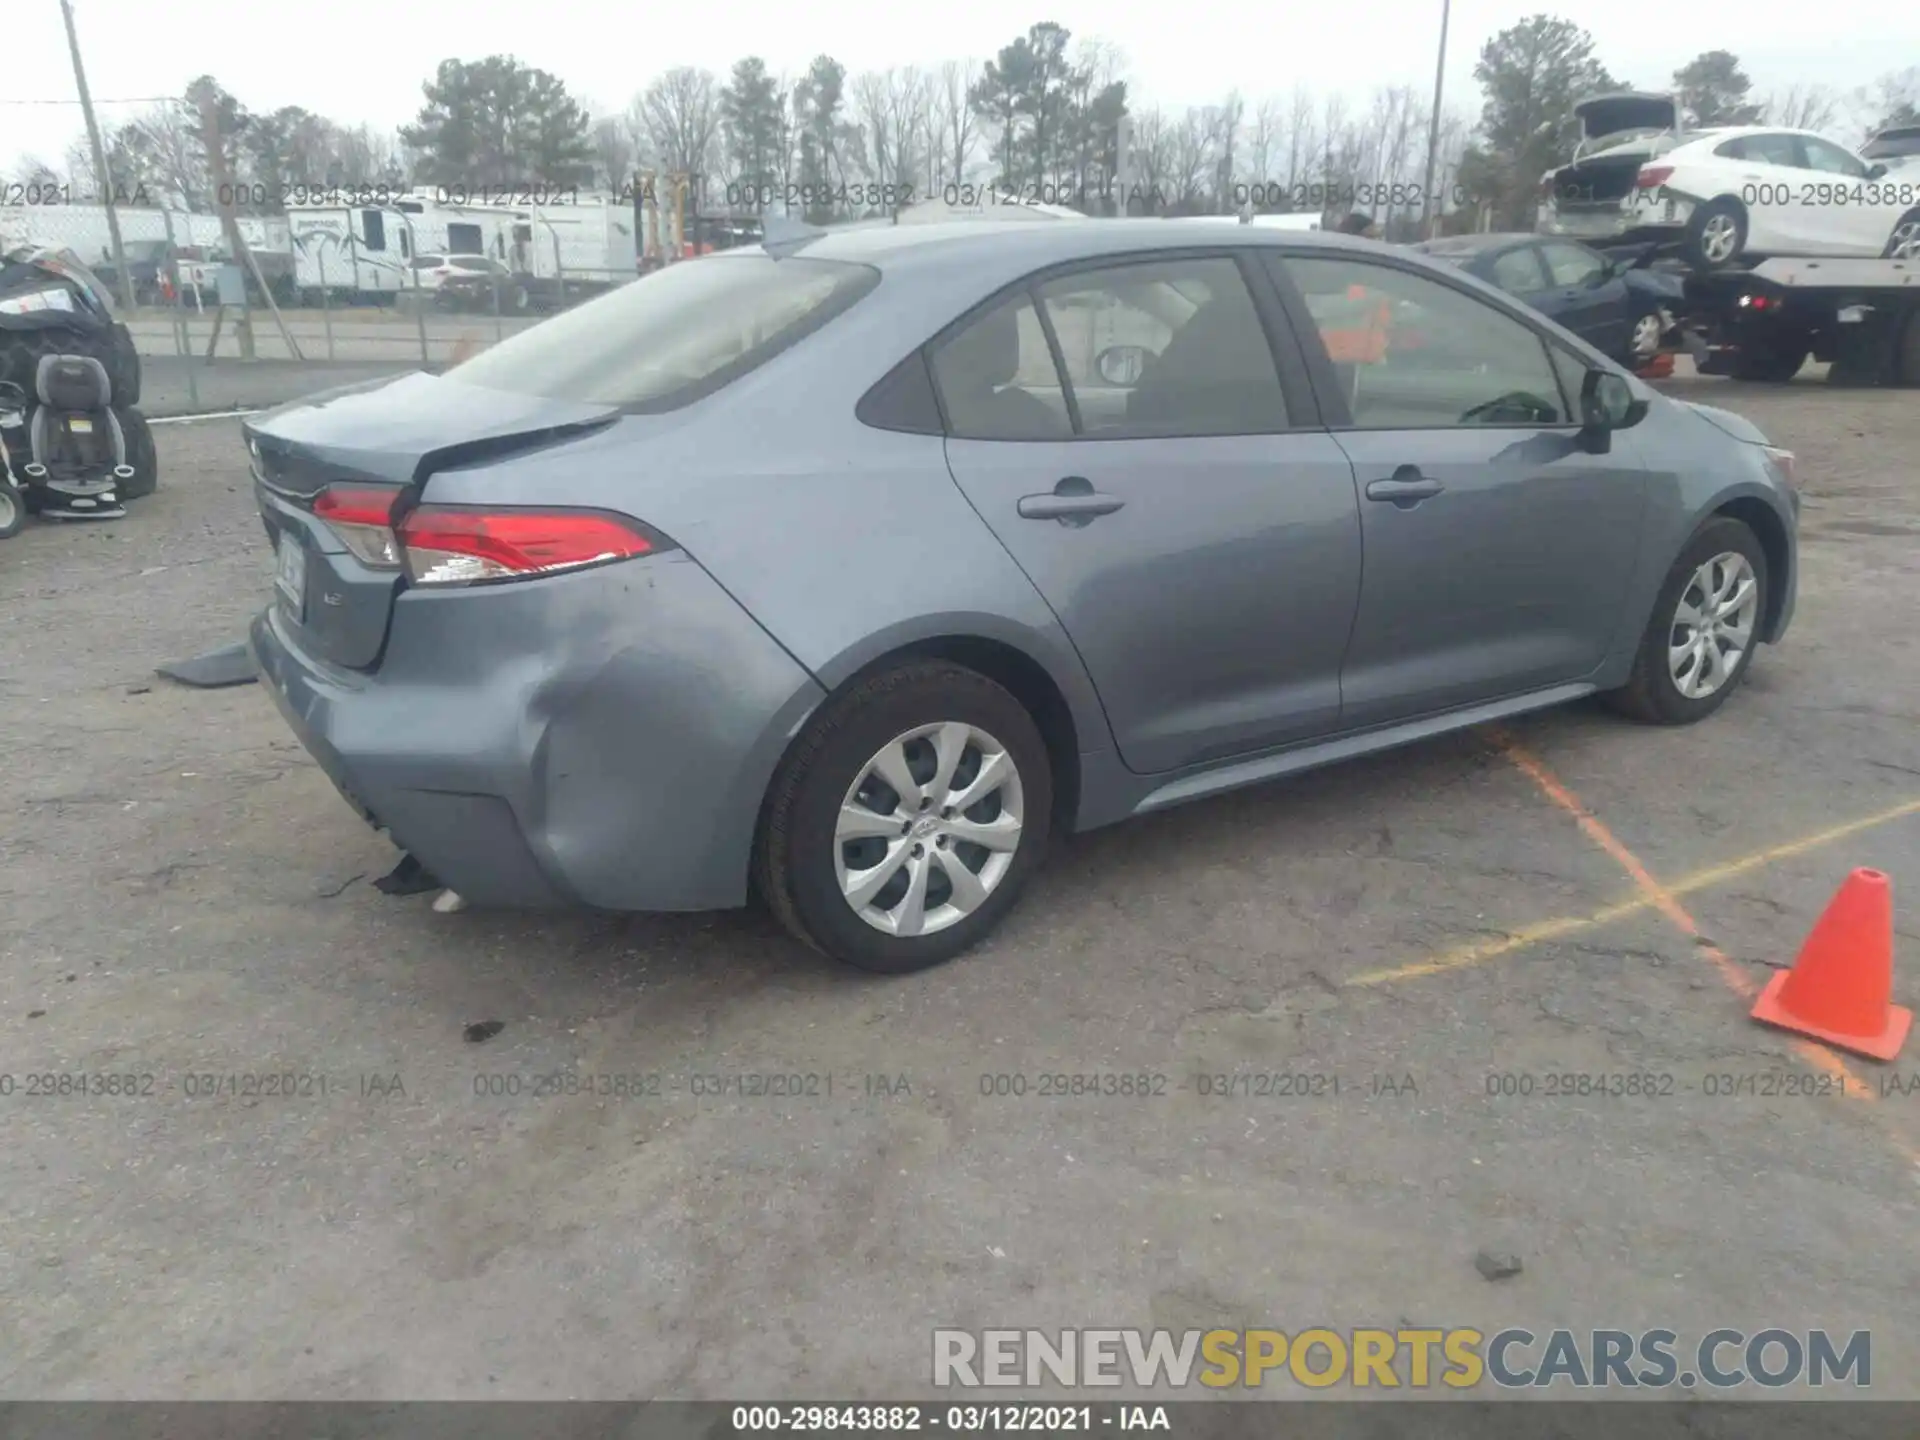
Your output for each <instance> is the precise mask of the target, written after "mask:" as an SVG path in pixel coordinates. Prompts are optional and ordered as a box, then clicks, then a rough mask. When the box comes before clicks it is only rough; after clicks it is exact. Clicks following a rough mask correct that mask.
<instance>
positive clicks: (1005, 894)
mask: <svg viewBox="0 0 1920 1440" xmlns="http://www.w3.org/2000/svg"><path fill="white" fill-rule="evenodd" d="M943 721H960V722H963V723H966V724H970V725H973V726H976V727H978V728H979V729H981V730H984V731H986V732H987V733H988V734H989V735H991V736H993V737H994V738H995V739H996V740H998V741H999V743H1000V744H1001V745H1003V746H1005V747H1006V750H1007V753H1008V756H1009V757H1010V758H1011V759H1012V761H1013V764H1014V766H1015V768H1016V770H1017V772H1018V775H1019V779H1020V786H1021V791H1022V802H1023V803H1022V822H1023V823H1022V834H1021V837H1020V841H1019V845H1018V848H1017V849H1016V850H1015V851H1014V853H1013V860H1012V863H1011V865H1010V866H1009V867H1008V869H1007V871H1006V873H1005V875H1004V876H1003V877H1002V878H1001V880H1000V883H999V885H998V886H997V887H996V888H995V889H994V890H993V891H992V892H991V893H990V894H989V895H988V896H987V898H986V899H985V901H983V902H982V903H981V904H980V906H979V908H978V909H976V910H975V911H974V912H973V913H972V914H970V915H967V916H966V917H965V918H963V919H961V920H959V921H957V922H956V923H954V924H951V925H949V926H947V927H946V928H944V929H941V930H936V931H934V932H933V933H932V934H928V935H920V936H913V937H905V938H903V937H901V936H898V935H892V934H888V933H885V932H883V931H881V930H879V929H876V928H875V927H874V926H872V925H869V924H868V923H867V922H866V921H865V920H863V919H862V918H861V917H860V916H859V915H858V914H856V913H855V911H854V909H853V907H852V906H851V905H850V904H848V903H847V900H846V897H845V896H844V895H843V894H842V893H841V889H840V882H839V880H838V878H837V876H836V874H835V868H834V857H835V851H834V847H835V844H836V843H837V842H836V840H835V825H836V822H837V821H838V818H839V814H840V807H841V801H842V799H843V797H844V796H845V795H846V793H847V790H848V788H849V787H850V786H852V785H853V784H854V783H855V782H856V781H858V780H859V779H860V777H861V773H862V771H863V769H864V767H865V766H866V765H867V763H868V761H869V760H870V759H871V758H872V757H873V756H874V755H876V754H877V753H879V751H880V750H881V748H882V747H883V746H885V745H886V744H887V742H888V741H889V740H892V739H893V738H894V737H896V736H899V735H902V734H905V733H906V732H908V731H910V730H913V729H914V728H915V727H917V726H923V725H932V724H937V723H940V722H943ZM1052 811H1053V771H1052V765H1051V763H1050V761H1049V759H1048V755H1047V747H1046V743H1045V742H1044V741H1043V740H1042V739H1041V737H1040V731H1039V729H1038V727H1036V726H1035V724H1034V722H1033V717H1032V716H1031V715H1029V714H1028V713H1027V711H1026V709H1025V707H1024V706H1022V705H1021V704H1020V702H1019V701H1018V700H1016V699H1015V698H1014V697H1013V696H1012V695H1011V694H1009V693H1008V692H1007V691H1006V690H1005V689H1003V688H1002V687H1001V686H999V685H997V684H995V683H994V682H993V681H992V680H989V679H988V678H987V677H986V676H984V675H981V674H978V673H977V672H975V671H972V670H967V669H964V668H962V667H961V666H958V665H953V664H949V663H947V662H945V661H915V662H912V663H909V664H905V665H902V666H900V667H899V668H897V669H893V670H888V671H884V672H881V673H879V674H875V675H872V676H870V677H868V678H867V679H865V680H862V681H860V682H859V683H858V684H856V685H854V686H852V687H851V688H849V689H848V690H846V691H845V692H843V693H842V694H840V695H837V696H835V697H834V698H833V699H831V700H829V701H828V702H827V704H826V705H824V706H823V707H821V709H820V711H819V713H818V714H817V715H815V716H814V718H813V720H812V722H811V723H810V724H809V726H808V728H807V730H806V732H805V733H804V734H803V735H802V736H801V737H800V739H799V740H798V741H796V742H795V744H794V746H793V748H792V749H791V750H790V751H789V752H788V754H787V757H786V759H785V760H784V761H783V762H782V763H781V765H780V768H779V770H778V772H777V773H776V774H775V776H774V779H773V784H772V785H771V787H770V788H769V790H768V795H767V801H766V806H765V809H764V811H763V814H762V819H761V825H760V835H759V837H758V842H757V844H756V846H755V856H754V884H755V888H756V889H757V890H758V892H759V894H760V896H761V897H762V898H763V899H764V900H765V901H766V902H767V904H768V906H769V907H770V908H771V909H772V911H773V913H774V915H775V916H776V917H777V918H778V919H779V920H780V922H781V923H782V924H783V925H784V926H785V927H786V928H787V930H788V931H789V932H791V933H792V934H793V936H794V937H795V938H796V939H798V940H800V941H801V942H802V943H804V944H806V945H809V946H811V947H812V948H813V949H815V950H818V951H820V952H822V953H823V954H826V955H830V956H832V957H833V958H835V959H837V960H842V961H845V962H846V963H848V964H850V965H854V966H857V967H858V968H860V969H862V970H870V971H875V972H878V973H881V974H890V975H901V974H907V973H909V972H912V971H915V970H923V969H926V968H927V967H929V966H932V965H938V964H941V963H943V962H945V961H947V960H951V959H953V958H954V957H955V956H957V955H959V954H960V953H961V952H962V951H965V950H967V949H969V948H971V947H972V946H973V945H975V944H976V943H977V942H979V941H980V940H981V939H983V938H984V937H985V936H986V935H987V934H988V932H990V931H991V930H992V929H993V928H994V927H995V926H997V925H998V924H999V923H1000V921H1001V920H1002V919H1003V918H1004V917H1005V916H1006V914H1007V912H1008V911H1009V910H1011V909H1012V908H1013V906H1014V903H1015V902H1016V901H1017V900H1018V898H1019V895H1020V891H1021V889H1022V888H1023V887H1024V886H1025V884H1026V882H1027V880H1028V878H1029V877H1030V876H1031V875H1032V874H1033V871H1034V870H1035V868H1036V867H1038V866H1039V864H1040V863H1041V860H1042V859H1043V857H1044V855H1045V852H1046V847H1047V840H1048V834H1049V830H1050V823H1051V818H1052ZM969 813H971V812H969Z"/></svg>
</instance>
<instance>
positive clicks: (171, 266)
mask: <svg viewBox="0 0 1920 1440" xmlns="http://www.w3.org/2000/svg"><path fill="white" fill-rule="evenodd" d="M160 223H161V224H162V225H164V226H165V227H166V231H167V284H168V285H169V286H171V287H172V289H173V303H172V304H171V305H169V306H168V307H167V319H168V320H169V321H170V322H171V323H170V325H169V328H170V329H171V330H172V331H173V348H174V352H175V353H176V354H178V355H179V357H180V360H181V364H182V368H184V369H185V370H186V372H187V402H188V403H189V404H190V405H192V406H193V408H194V409H195V410H198V409H199V408H200V379H199V377H198V376H197V375H196V374H194V365H193V339H192V337H191V336H190V335H189V334H188V333H187V309H186V307H187V297H186V294H185V292H183V291H182V290H181V288H180V250H179V246H177V245H175V244H174V242H173V210H172V208H171V206H168V205H162V206H161V207H160ZM121 273H122V274H123V275H124V274H126V273H127V271H126V269H125V267H124V266H123V267H122V270H121ZM128 283H129V284H131V283H132V282H131V280H129V282H128ZM199 293H200V292H199V290H198V289H197V288H196V289H195V291H194V296H195V298H196V299H197V298H198V297H199Z"/></svg>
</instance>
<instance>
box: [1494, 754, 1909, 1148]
mask: <svg viewBox="0 0 1920 1440" xmlns="http://www.w3.org/2000/svg"><path fill="white" fill-rule="evenodd" d="M1493 741H1494V743H1495V744H1496V745H1498V746H1499V747H1500V749H1501V750H1502V751H1503V752H1504V753H1505V754H1506V757H1507V758H1508V759H1509V760H1511V761H1512V762H1513V763H1514V764H1515V765H1516V766H1518V767H1519V769H1520V771H1521V772H1522V773H1523V774H1524V775H1526V777H1527V778H1528V779H1529V780H1531V781H1533V783H1534V785H1535V786H1536V787H1537V788H1538V789H1539V791H1540V793H1541V794H1542V795H1544V796H1546V797H1547V799H1549V800H1551V801H1552V802H1553V803H1554V804H1556V805H1558V806H1559V807H1560V808H1561V809H1562V810H1565V811H1566V812H1567V813H1568V814H1569V815H1571V816H1572V817H1573V818H1574V821H1575V823H1576V824H1578V825H1579V826H1580V828H1581V830H1582V831H1584V832H1585V833H1586V835H1587V837H1588V838H1589V839H1590V840H1592V841H1593V842H1594V843H1595V844H1596V845H1598V846H1599V847H1600V848H1601V849H1602V850H1604V851H1606V852H1607V854H1608V855H1610V856H1611V857H1612V858H1613V859H1614V861H1615V862H1616V863H1617V864H1618V865H1619V866H1620V868H1621V869H1623V870H1625V871H1626V872H1627V874H1628V876H1629V877H1631V878H1632V880H1633V883H1634V884H1635V885H1636V886H1637V887H1638V888H1639V890H1640V892H1641V894H1642V895H1643V896H1644V898H1645V899H1646V900H1647V902H1648V904H1650V905H1651V906H1652V907H1653V908H1654V909H1656V910H1658V911H1659V912H1660V913H1661V914H1662V915H1664V916H1666V917H1667V919H1669V920H1670V921H1672V922H1673V924H1674V926H1675V928H1677V929H1678V930H1680V931H1681V932H1682V933H1683V934H1685V935H1687V936H1689V937H1691V938H1692V940H1693V942H1694V944H1695V946H1696V947H1697V948H1698V949H1699V950H1700V951H1701V953H1702V954H1704V955H1705V956H1706V957H1707V958H1708V959H1709V960H1711V961H1713V963H1714V966H1715V968H1716V969H1718V970H1719V971H1720V977H1721V979H1723V980H1725V981H1726V982H1727V986H1728V988H1729V989H1731V990H1732V991H1733V992H1734V993H1735V994H1736V995H1739V996H1741V997H1742V998H1743V999H1751V998H1752V996H1753V994H1754V992H1755V991H1756V990H1758V989H1759V986H1758V985H1756V984H1755V983H1754V982H1753V980H1752V979H1751V978H1750V977H1749V976H1748V975H1747V973H1746V972H1745V971H1743V970H1742V969H1741V968H1740V967H1739V966H1738V965H1736V964H1735V963H1734V962H1733V960H1732V958H1731V957H1730V956H1728V955H1727V953H1726V952H1725V951H1724V950H1722V949H1721V948H1720V947H1719V946H1718V945H1715V944H1714V943H1713V942H1712V941H1711V940H1709V939H1707V937H1706V936H1705V935H1703V934H1701V932H1700V926H1699V925H1698V923H1696V922H1695V920H1694V918H1693V916H1692V915H1690V914H1688V913H1687V908H1686V907H1685V906H1684V905H1682V904H1681V903H1680V901H1679V899H1678V897H1676V896H1675V895H1674V893H1673V892H1672V891H1671V890H1669V889H1668V888H1667V887H1666V886H1664V885H1662V884H1661V883H1660V882H1659V881H1658V880H1657V879H1655V878H1654V876H1653V872H1652V871H1650V870H1648V869H1647V867H1646V866H1645V865H1643V864H1642V863H1641V862H1640V859H1639V857H1638V856H1636V855H1635V854H1634V853H1633V852H1632V851H1631V850H1629V849H1628V848H1627V847H1626V844H1625V843H1624V842H1623V841H1622V840H1621V839H1620V837H1619V836H1617V835H1615V834H1614V833H1613V831H1612V830H1610V829H1609V828H1608V827H1607V825H1606V822H1605V821H1603V820H1601V819H1600V817H1599V816H1598V815H1595V814H1594V813H1593V812H1592V811H1591V810H1589V809H1588V808H1587V807H1586V806H1585V805H1584V804H1582V803H1581V801H1580V797H1579V796H1577V795H1575V794H1574V793H1573V791H1571V790H1569V789H1568V788H1567V787H1566V786H1565V785H1564V784H1562V783H1561V781H1560V779H1559V777H1558V776H1556V775H1555V774H1554V773H1553V772H1552V771H1551V770H1549V769H1548V768H1547V767H1546V765H1545V764H1544V763H1543V762H1542V761H1541V760H1540V759H1539V758H1538V757H1537V756H1535V755H1534V754H1533V753H1532V752H1531V751H1530V750H1528V749H1527V748H1526V747H1525V746H1524V745H1522V744H1520V742H1519V741H1517V740H1515V739H1514V738H1513V737H1512V736H1511V735H1510V734H1508V733H1506V732H1505V731H1503V730H1500V729H1497V728H1496V729H1495V730H1494V731H1493ZM1793 1050H1794V1053H1795V1054H1796V1055H1798V1056H1799V1057H1800V1059H1801V1060H1802V1061H1803V1062H1804V1063H1805V1064H1806V1065H1807V1066H1809V1067H1810V1068H1812V1069H1814V1070H1817V1071H1819V1072H1821V1073H1822V1074H1824V1075H1827V1076H1830V1077H1831V1078H1833V1079H1835V1080H1838V1081H1839V1082H1840V1093H1841V1094H1842V1095H1843V1096H1846V1097H1849V1098H1851V1099H1855V1100H1864V1101H1866V1102H1868V1103H1869V1104H1872V1103H1874V1102H1876V1101H1877V1100H1878V1099H1879V1098H1880V1097H1879V1095H1878V1094H1877V1092H1876V1091H1875V1090H1874V1089H1873V1087H1872V1085H1871V1084H1870V1082H1869V1081H1868V1080H1867V1078H1866V1077H1865V1076H1864V1075H1861V1074H1859V1073H1858V1072H1857V1071H1855V1070H1854V1068H1853V1067H1852V1066H1851V1065H1849V1064H1847V1062H1846V1061H1845V1060H1843V1059H1841V1058H1840V1056H1839V1055H1838V1054H1837V1053H1836V1052H1834V1051H1832V1050H1829V1049H1828V1048H1827V1047H1826V1046H1824V1045H1820V1044H1816V1043H1815V1042H1813V1041H1811V1040H1795V1041H1794V1042H1793ZM1887 1138H1888V1140H1890V1141H1891V1142H1892V1144H1893V1146H1894V1148H1895V1149H1896V1150H1898V1151H1899V1152H1900V1154H1901V1156H1902V1158H1904V1159H1905V1160H1907V1161H1908V1163H1910V1164H1915V1165H1920V1150H1916V1149H1915V1148H1914V1147H1913V1146H1912V1145H1911V1144H1910V1143H1908V1141H1907V1139H1906V1137H1905V1136H1903V1135H1898V1134H1889V1135H1888V1136H1887Z"/></svg>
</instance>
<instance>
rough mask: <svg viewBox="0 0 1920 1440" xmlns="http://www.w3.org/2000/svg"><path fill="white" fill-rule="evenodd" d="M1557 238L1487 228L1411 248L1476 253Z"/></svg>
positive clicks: (1434, 253) (1442, 237)
mask: <svg viewBox="0 0 1920 1440" xmlns="http://www.w3.org/2000/svg"><path fill="white" fill-rule="evenodd" d="M1558 238H1560V237H1558V236H1541V235H1535V234H1533V233H1532V232H1530V231H1526V230H1488V231H1484V232H1479V231H1476V232H1475V233H1474V234H1472V235H1442V236H1440V237H1438V238H1437V239H1434V240H1423V241H1422V242H1421V243H1420V244H1418V245H1416V246H1414V247H1413V248H1414V249H1416V250H1419V251H1421V252H1422V253H1424V254H1427V255H1467V254H1473V255H1477V254H1479V253H1480V252H1481V251H1483V250H1503V249H1505V248H1506V247H1507V246H1509V245H1524V244H1527V243H1529V242H1531V241H1538V240H1542V239H1558ZM1573 243H1575V244H1578V243H1579V242H1578V241H1575V242H1573Z"/></svg>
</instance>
